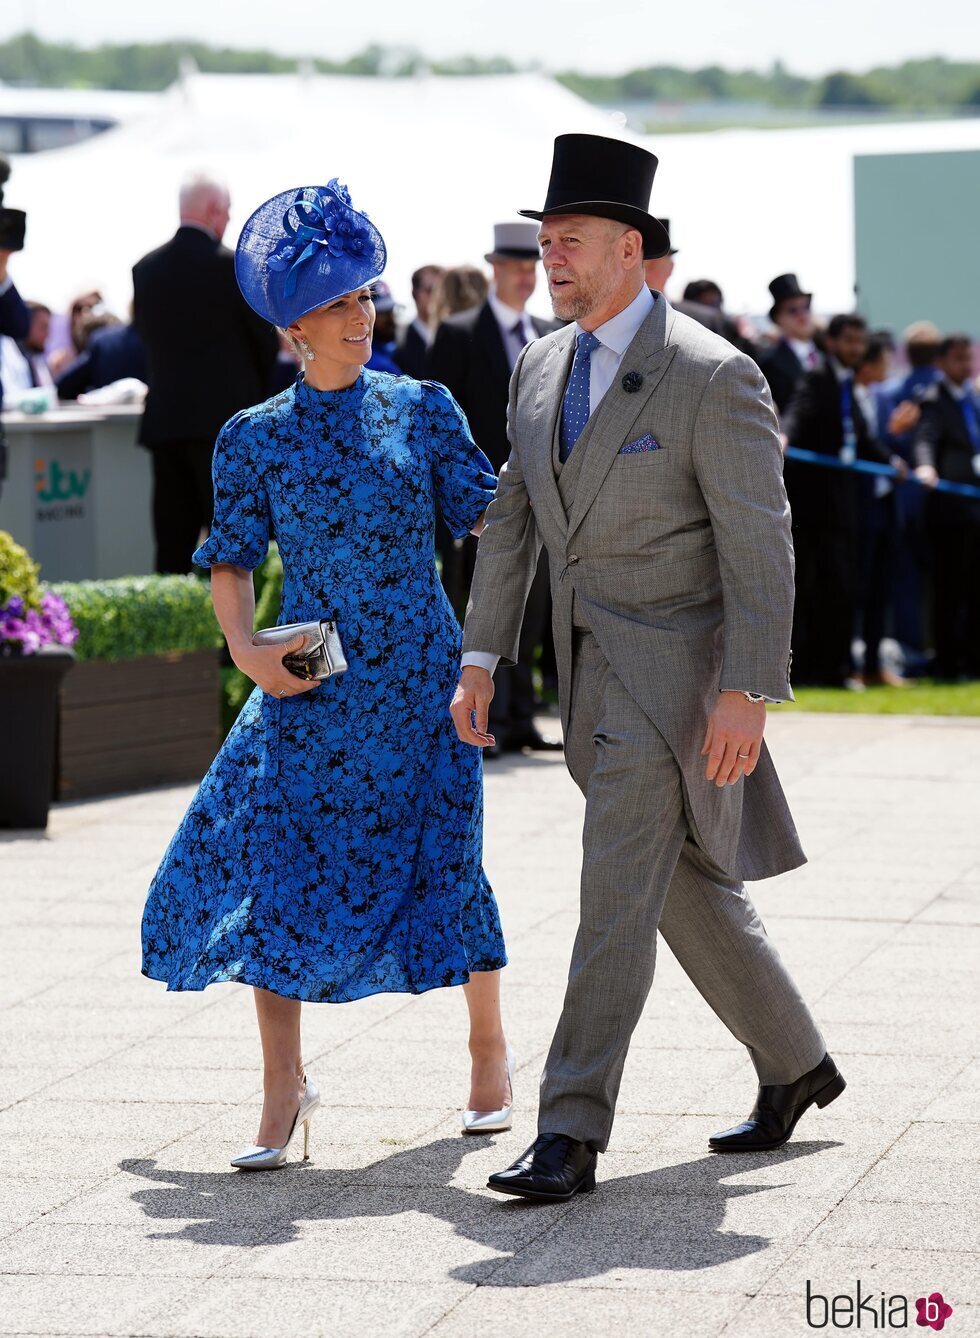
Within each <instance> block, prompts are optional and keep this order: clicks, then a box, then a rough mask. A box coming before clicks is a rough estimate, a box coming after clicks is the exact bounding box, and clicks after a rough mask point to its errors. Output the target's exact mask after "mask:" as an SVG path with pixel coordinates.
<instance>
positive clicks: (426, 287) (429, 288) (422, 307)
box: [395, 265, 445, 380]
mask: <svg viewBox="0 0 980 1338" xmlns="http://www.w3.org/2000/svg"><path fill="white" fill-rule="evenodd" d="M444 272H445V271H444V270H443V268H442V266H441V265H423V266H422V268H421V269H417V270H416V271H415V273H414V274H413V275H412V301H413V302H414V303H415V319H414V320H413V321H412V323H411V325H409V326H407V327H406V329H405V333H404V334H403V335H402V337H401V341H400V343H399V345H398V347H397V349H396V350H395V362H397V363H398V366H399V367H400V368H401V369H402V371H403V372H404V373H405V375H406V376H414V377H415V378H416V380H421V379H422V377H423V376H425V363H426V359H427V358H428V356H429V345H430V344H431V343H432V331H431V329H430V328H429V315H430V312H431V309H432V294H433V293H434V292H435V290H436V284H437V283H438V282H439V280H440V279H441V278H442V276H443V273H444Z"/></svg>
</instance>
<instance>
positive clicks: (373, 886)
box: [142, 371, 507, 1003]
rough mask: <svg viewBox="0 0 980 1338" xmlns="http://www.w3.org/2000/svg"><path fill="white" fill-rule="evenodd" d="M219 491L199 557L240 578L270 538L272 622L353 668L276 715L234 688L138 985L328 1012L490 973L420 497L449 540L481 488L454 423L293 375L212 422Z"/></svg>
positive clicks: (467, 443)
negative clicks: (335, 643) (251, 993)
mask: <svg viewBox="0 0 980 1338" xmlns="http://www.w3.org/2000/svg"><path fill="white" fill-rule="evenodd" d="M214 474H215V515H214V525H213V528H212V531H211V536H210V538H209V539H208V540H207V542H206V543H205V544H204V545H203V546H202V547H201V548H200V549H198V551H197V553H195V555H194V560H195V562H196V563H198V564H199V565H201V566H210V565H212V564H213V563H217V562H228V563H233V564H235V565H236V566H239V567H246V568H248V569H250V570H251V569H252V568H254V567H256V566H257V565H258V563H259V562H261V561H262V559H263V558H264V556H265V553H266V549H267V546H268V541H269V538H270V536H274V537H275V539H276V540H277V541H278V544H279V551H280V553H281V555H282V562H283V572H284V579H283V599H282V608H281V611H280V619H279V621H280V622H298V621H306V620H309V619H314V618H328V617H335V618H336V620H337V625H338V630H339V631H340V634H341V638H342V640H343V643H344V651H345V654H346V657H347V661H348V665H349V667H348V669H347V671H346V673H343V674H340V675H338V676H336V677H333V678H329V679H326V680H325V681H324V682H322V683H321V684H320V686H319V687H317V688H313V689H312V690H311V691H309V692H307V693H302V694H300V695H298V696H295V697H291V698H290V697H287V698H284V699H282V700H280V699H278V698H276V697H272V696H270V695H268V694H266V693H264V692H262V691H261V689H259V688H256V689H255V690H254V692H253V693H252V694H251V696H250V697H249V699H248V702H247V703H246V705H245V707H244V709H243V711H242V713H241V715H240V716H239V718H238V721H237V723H236V724H235V726H234V728H233V729H232V731H231V733H230V734H229V735H228V738H227V740H226V741H225V743H224V746H223V747H222V748H221V751H220V752H219V753H218V755H217V757H216V758H215V760H214V763H213V765H212V767H211V769H210V771H209V772H208V774H207V775H206V776H205V778H204V780H203V782H202V784H201V787H200V789H199V790H198V792H197V794H196V795H195V797H194V799H193V801H192V802H191V806H190V808H189V809H188V811H187V814H186V816H185V817H184V819H183V821H182V822H181V824H180V827H179V828H178V830H177V832H176V835H175V836H174V838H173V840H172V841H171V843H170V847H169V849H168V850H167V853H166V855H165V856H164V858H163V863H162V864H161V865H160V868H159V870H158V871H157V874H156V877H155V878H154V880H153V883H152V885H151V887H150V892H149V897H148V899H147V903H146V909H145V911H144V915H143V966H142V970H143V974H144V975H147V976H150V977H152V978H153V979H155V980H164V981H166V982H167V986H168V988H169V989H172V990H200V989H204V987H205V986H207V985H210V984H211V983H213V982H214V981H223V980H235V981H242V982H244V983H247V984H249V985H258V986H261V987H262V988H264V989H268V990H272V991H274V992H275V993H277V994H281V995H285V996H287V997H288V998H293V999H306V1000H312V1001H315V1002H320V1001H322V1002H330V1003H339V1002H342V1001H345V1000H348V999H357V998H360V997H361V996H363V995H366V994H375V993H380V992H393V991H408V992H411V993H420V992H421V991H423V990H428V989H433V988H435V987H436V986H440V985H458V984H461V983H464V982H465V981H466V980H467V979H468V978H469V973H470V972H471V971H493V970H496V969H497V968H498V967H502V966H504V965H505V963H506V960H507V958H506V954H505V951H504V944H503V938H502V935H501V931H500V921H499V918H498V915H497V906H496V902H495V900H494V896H493V892H492V891H491V889H490V886H489V884H488V882H487V879H486V877H485V875H484V873H483V869H482V866H481V859H482V829H483V788H482V787H483V777H482V768H481V758H480V752H479V750H478V749H477V748H474V747H472V746H470V745H467V744H464V743H461V742H460V740H459V739H458V737H457V735H456V731H455V728H454V726H453V723H452V719H451V717H450V715H449V703H450V701H451V699H452V694H453V691H454V688H455V685H456V682H457V678H458V671H459V656H460V644H461V635H460V628H459V623H458V622H457V620H456V617H455V614H454V613H453V611H452V609H451V607H450V605H449V601H448V600H447V599H446V597H445V595H444V593H443V589H442V585H441V582H440V580H439V576H438V573H437V571H436V567H435V561H434V553H433V526H434V520H433V517H434V508H435V503H436V501H438V503H439V506H440V508H441V510H442V512H443V515H444V516H445V518H446V521H447V523H448V525H449V527H450V529H451V530H452V532H453V534H454V535H455V536H457V537H461V536H463V535H464V534H466V533H467V531H468V530H469V529H470V528H471V526H473V525H474V524H475V523H476V521H477V519H478V518H479V516H480V515H481V513H482V512H483V510H484V508H485V507H486V506H487V504H488V503H489V501H490V500H491V498H492V496H493V489H494V485H495V478H494V475H493V473H492V471H491V467H490V464H489V461H488V460H487V459H486V457H485V456H484V455H483V454H482V452H481V451H480V450H479V449H478V448H477V446H476V445H475V444H474V442H473V439H472V437H471V435H470V432H469V428H468V427H467V424H466V420H465V418H464V417H463V415H462V413H461V411H460V409H459V407H458V405H457V404H456V402H455V400H454V399H453V398H452V396H451V395H450V394H449V392H448V391H447V390H446V389H445V388H444V387H443V386H441V385H438V384H436V383H434V382H419V381H413V380H410V379H409V378H408V377H395V376H390V375H388V374H387V373H383V372H375V371H362V372H361V375H360V377H359V379H358V380H357V381H356V382H355V383H354V385H353V386H351V387H350V388H348V389H346V390H341V391H334V392H323V391H318V390H315V389H313V388H312V387H311V386H309V385H307V383H306V382H305V381H303V380H302V379H301V380H299V381H297V382H296V384H295V385H294V386H292V387H290V388H289V389H288V390H285V391H283V392H282V394H280V395H277V396H276V397H275V398H274V399H271V400H268V401H267V402H266V403H265V404H260V405H258V406H257V407H255V408H253V409H247V410H245V411H244V412H243V413H240V414H238V415H237V416H236V417H234V418H233V419H231V421H230V422H229V423H227V424H226V426H225V427H224V428H223V429H222V431H221V434H220V436H219V438H218V442H217V446H216V448H215V461H214Z"/></svg>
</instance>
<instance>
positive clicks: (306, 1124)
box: [231, 1077, 320, 1171]
mask: <svg viewBox="0 0 980 1338" xmlns="http://www.w3.org/2000/svg"><path fill="white" fill-rule="evenodd" d="M319 1105H320V1092H319V1090H318V1088H317V1086H316V1084H315V1083H313V1082H311V1081H310V1079H309V1077H307V1078H306V1089H305V1091H304V1093H303V1100H302V1101H301V1102H300V1103H299V1110H298V1111H297V1112H296V1118H295V1120H293V1127H292V1128H291V1129H290V1131H289V1137H288V1138H287V1139H286V1145H285V1147H281V1148H262V1147H258V1146H257V1145H256V1144H254V1143H253V1144H252V1146H251V1147H249V1148H246V1149H245V1151H244V1152H239V1154H238V1156H237V1157H232V1159H231V1164H232V1166H237V1167H238V1168H239V1170H241V1171H278V1170H279V1168H280V1167H282V1166H285V1165H286V1153H287V1152H288V1151H289V1145H290V1143H291V1142H292V1141H293V1135H294V1134H295V1133H296V1130H297V1129H298V1128H299V1126H300V1125H302V1126H303V1160H304V1161H309V1158H310V1116H311V1115H312V1114H313V1112H314V1111H315V1110H316V1109H317V1108H318V1107H319Z"/></svg>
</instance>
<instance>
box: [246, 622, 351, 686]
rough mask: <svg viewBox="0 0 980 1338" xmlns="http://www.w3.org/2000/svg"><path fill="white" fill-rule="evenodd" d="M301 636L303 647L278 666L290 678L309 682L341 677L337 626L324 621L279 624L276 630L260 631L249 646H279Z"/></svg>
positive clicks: (342, 667) (341, 650)
mask: <svg viewBox="0 0 980 1338" xmlns="http://www.w3.org/2000/svg"><path fill="white" fill-rule="evenodd" d="M299 633H302V636H303V645H302V646H300V647H299V648H298V649H296V650H291V651H290V652H289V654H288V655H284V656H283V657H282V662H283V664H284V665H285V666H286V668H287V669H288V670H289V672H290V673H291V674H295V675H296V677H297V678H305V679H306V681H307V682H311V681H312V680H313V679H317V678H330V677H331V676H332V675H333V674H342V673H343V672H344V670H345V669H346V668H347V660H346V659H345V658H344V647H343V645H342V644H341V641H340V633H339V632H338V631H337V624H336V623H335V622H333V621H328V620H327V619H322V620H320V621H319V622H312V623H283V624H282V625H281V626H280V627H263V628H262V630H261V631H259V632H256V633H255V635H254V636H253V637H252V645H253V646H279V645H282V644H283V642H286V641H292V640H293V638H294V637H295V636H296V635H297V634H299Z"/></svg>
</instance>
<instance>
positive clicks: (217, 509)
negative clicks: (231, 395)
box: [194, 414, 271, 571]
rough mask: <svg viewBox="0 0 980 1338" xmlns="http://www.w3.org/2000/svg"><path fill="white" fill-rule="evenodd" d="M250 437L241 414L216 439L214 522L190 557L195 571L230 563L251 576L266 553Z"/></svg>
mask: <svg viewBox="0 0 980 1338" xmlns="http://www.w3.org/2000/svg"><path fill="white" fill-rule="evenodd" d="M253 443H254V436H253V432H252V430H251V426H250V423H249V421H248V419H247V418H246V417H245V415H244V414H236V415H235V417H234V418H231V419H229V420H228V422H227V423H226V424H225V425H224V427H223V428H222V429H221V431H220V432H219V433H218V440H217V442H216V443H215V448H214V459H213V461H212V465H211V474H212V478H213V480H214V520H213V521H212V522H211V533H210V535H209V536H208V538H207V540H206V541H205V542H204V543H203V544H202V545H201V547H200V548H199V549H198V550H197V552H196V553H195V554H194V563H195V565H196V566H198V567H213V566H214V565H215V563H218V562H228V563H231V564H232V565H233V566H235V567H245V568H246V569H247V570H248V571H252V570H253V569H254V568H255V567H257V566H258V565H259V563H260V562H261V561H262V560H263V558H264V557H265V555H266V553H267V552H268V548H269V537H270V529H271V526H270V520H269V500H268V497H267V496H266V491H265V486H264V484H263V481H262V475H261V473H260V472H259V470H258V468H257V467H256V462H255V459H254V444H253Z"/></svg>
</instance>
